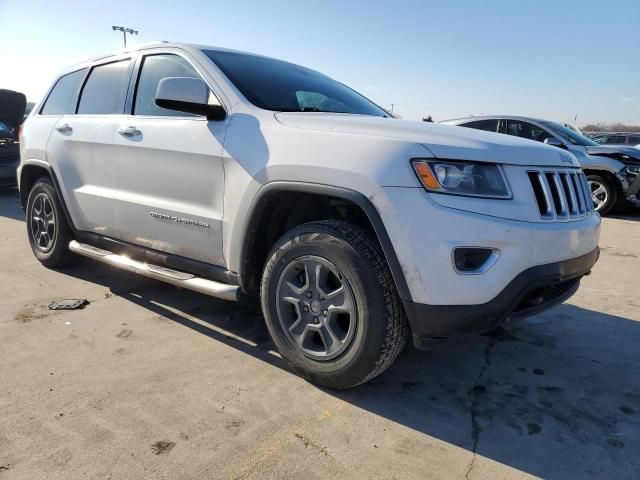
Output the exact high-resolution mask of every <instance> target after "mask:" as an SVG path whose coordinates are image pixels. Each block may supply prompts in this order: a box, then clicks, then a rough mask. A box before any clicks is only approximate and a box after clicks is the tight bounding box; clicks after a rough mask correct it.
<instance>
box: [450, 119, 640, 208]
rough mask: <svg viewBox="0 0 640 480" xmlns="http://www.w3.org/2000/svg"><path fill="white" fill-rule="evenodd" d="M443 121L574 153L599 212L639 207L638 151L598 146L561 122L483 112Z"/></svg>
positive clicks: (639, 172)
mask: <svg viewBox="0 0 640 480" xmlns="http://www.w3.org/2000/svg"><path fill="white" fill-rule="evenodd" d="M442 123H445V124H448V125H458V126H461V127H468V128H474V129H477V130H485V131H489V132H496V133H502V134H506V135H513V136H516V137H522V138H527V139H529V140H534V141H537V142H542V143H546V144H548V145H553V146H555V147H558V148H562V149H565V150H567V151H569V152H571V153H573V154H574V155H575V156H576V158H577V159H578V161H579V162H580V166H581V167H582V169H583V171H584V172H585V174H586V175H587V179H588V181H589V186H590V187H591V197H592V199H593V204H594V207H595V209H596V211H598V212H599V213H600V214H602V215H604V214H606V213H608V212H610V211H611V210H612V209H613V208H614V207H615V206H616V205H632V206H635V207H640V195H639V192H640V150H639V149H637V148H634V147H633V146H625V145H619V146H607V145H599V144H597V143H596V142H594V141H593V140H591V139H589V138H587V137H585V136H584V135H582V134H580V133H579V132H577V131H576V130H575V129H572V128H569V127H567V126H566V125H565V124H563V123H560V122H553V121H549V120H542V119H538V118H531V117H520V116H509V115H483V116H474V117H467V118H458V119H453V120H446V121H444V122H442Z"/></svg>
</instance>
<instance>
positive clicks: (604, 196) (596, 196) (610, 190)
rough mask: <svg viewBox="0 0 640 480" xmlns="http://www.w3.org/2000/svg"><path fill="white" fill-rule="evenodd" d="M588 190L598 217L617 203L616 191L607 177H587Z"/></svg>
mask: <svg viewBox="0 0 640 480" xmlns="http://www.w3.org/2000/svg"><path fill="white" fill-rule="evenodd" d="M587 181H588V182H589V189H590V191H591V200H592V201H593V207H594V208H595V210H596V212H598V213H599V214H600V215H606V214H607V213H609V212H610V211H611V209H612V208H613V207H614V206H615V204H616V202H617V201H618V189H617V188H616V185H615V184H614V183H613V181H611V180H610V179H609V178H607V177H603V176H601V175H588V176H587Z"/></svg>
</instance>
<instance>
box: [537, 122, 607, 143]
mask: <svg viewBox="0 0 640 480" xmlns="http://www.w3.org/2000/svg"><path fill="white" fill-rule="evenodd" d="M542 123H543V125H544V126H546V127H547V128H548V129H550V130H551V131H552V132H553V133H555V134H556V135H558V136H559V137H560V138H562V139H563V140H564V141H565V142H568V143H570V144H572V145H580V146H582V147H593V146H597V145H598V144H597V143H596V142H594V141H593V140H589V139H588V138H587V137H585V136H584V135H582V134H580V133H578V132H576V131H575V130H572V129H571V128H568V127H565V126H564V125H560V124H559V123H555V122H542Z"/></svg>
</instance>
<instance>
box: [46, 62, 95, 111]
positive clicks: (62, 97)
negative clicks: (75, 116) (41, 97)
mask: <svg viewBox="0 0 640 480" xmlns="http://www.w3.org/2000/svg"><path fill="white" fill-rule="evenodd" d="M86 73H87V69H86V68H84V69H82V70H78V71H77V72H73V73H69V74H67V75H64V76H62V77H60V79H59V80H58V81H57V82H56V84H55V86H54V87H53V89H52V90H51V93H49V96H48V97H47V100H46V101H45V102H44V105H43V106H42V109H41V110H40V114H41V115H68V114H72V113H75V111H76V98H77V97H76V95H77V94H78V90H79V89H80V85H81V83H82V80H83V79H84V76H85V75H86Z"/></svg>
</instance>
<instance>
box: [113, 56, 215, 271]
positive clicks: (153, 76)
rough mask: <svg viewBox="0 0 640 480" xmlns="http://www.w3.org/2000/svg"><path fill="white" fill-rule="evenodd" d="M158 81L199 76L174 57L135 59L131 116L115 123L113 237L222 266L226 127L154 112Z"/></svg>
mask: <svg viewBox="0 0 640 480" xmlns="http://www.w3.org/2000/svg"><path fill="white" fill-rule="evenodd" d="M165 77H191V78H202V77H201V76H200V75H199V73H198V71H197V70H196V68H195V67H194V66H193V64H192V63H191V61H190V60H188V59H187V58H186V57H184V56H182V55H179V54H177V53H168V52H167V53H161V54H158V53H155V54H148V55H144V56H142V58H141V59H140V62H139V67H138V69H137V82H136V83H137V85H136V86H135V90H134V95H133V99H132V100H131V102H130V103H131V107H130V108H131V111H130V114H127V115H122V116H121V117H119V118H118V120H117V125H116V133H115V135H114V147H115V152H114V156H113V162H114V169H115V185H116V189H117V191H118V194H117V197H116V206H115V207H116V218H117V223H118V228H119V230H120V238H122V239H123V240H126V241H128V242H131V243H134V244H137V245H141V246H144V247H147V248H152V249H155V250H160V251H162V252H167V253H171V254H175V255H180V256H183V257H187V258H191V259H194V260H200V261H203V262H207V263H211V264H215V265H223V263H224V262H223V258H222V257H223V256H222V213H223V212H222V208H223V194H224V190H223V189H224V165H223V148H222V144H223V139H224V132H225V130H226V122H224V121H221V122H216V121H208V120H207V119H206V118H205V117H202V116H197V115H190V114H187V113H182V112H177V111H173V110H167V109H164V108H161V107H158V106H157V105H156V104H155V94H156V89H157V87H158V82H159V81H160V80H161V79H162V78H165ZM211 95H213V93H211Z"/></svg>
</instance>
